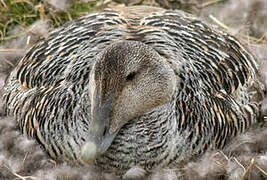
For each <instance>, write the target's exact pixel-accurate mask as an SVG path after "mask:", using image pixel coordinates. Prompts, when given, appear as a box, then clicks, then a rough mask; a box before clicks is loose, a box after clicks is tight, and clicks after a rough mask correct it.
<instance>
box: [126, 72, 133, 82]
mask: <svg viewBox="0 0 267 180" xmlns="http://www.w3.org/2000/svg"><path fill="white" fill-rule="evenodd" d="M134 77H135V72H131V73H130V74H128V76H127V77H126V81H131V80H133V78H134Z"/></svg>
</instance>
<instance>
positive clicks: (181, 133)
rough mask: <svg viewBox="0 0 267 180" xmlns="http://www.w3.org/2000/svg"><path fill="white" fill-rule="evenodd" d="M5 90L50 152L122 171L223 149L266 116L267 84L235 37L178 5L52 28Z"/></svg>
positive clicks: (106, 14) (24, 126) (22, 121)
mask: <svg viewBox="0 0 267 180" xmlns="http://www.w3.org/2000/svg"><path fill="white" fill-rule="evenodd" d="M5 91H6V93H5V101H6V107H7V109H8V111H9V112H10V114H12V115H14V117H15V118H16V119H17V121H18V124H19V127H20V129H21V130H22V132H23V133H25V134H28V135H29V136H32V137H34V138H36V139H37V141H38V142H39V143H40V144H41V145H42V146H43V147H44V148H45V150H46V151H47V152H48V153H49V155H50V156H51V157H52V158H54V159H58V160H66V161H71V162H73V163H82V164H86V163H89V162H92V161H94V163H95V164H96V165H98V166H100V167H102V168H104V169H107V170H116V171H117V172H124V171H126V170H128V169H129V168H131V167H133V166H139V167H142V168H144V169H146V170H150V169H151V168H156V167H166V166H170V167H173V166H174V167H175V166H178V165H179V164H180V163H181V162H184V161H186V160H188V159H190V158H191V157H194V156H196V155H198V154H201V153H203V152H204V151H206V150H208V149H212V148H223V147H224V146H225V145H226V144H227V142H229V141H230V140H231V138H232V137H234V136H236V135H237V134H239V133H242V132H244V131H245V130H246V129H247V128H248V127H250V126H251V125H252V124H253V123H255V122H256V121H257V120H258V119H259V107H260V102H261V95H262V93H263V91H264V88H263V85H262V84H261V82H260V78H259V75H258V64H257V62H256V60H255V59H254V57H253V56H252V55H251V54H250V53H249V52H248V51H247V50H246V49H245V48H244V47H243V46H242V45H241V44H240V43H239V42H238V41H237V40H236V39H235V38H234V37H232V36H230V35H228V34H227V33H224V32H222V31H220V30H216V29H215V28H213V27H210V26H209V25H207V24H205V23H203V22H202V21H201V20H199V19H198V18H195V17H193V16H191V15H189V14H186V13H183V12H181V11H169V10H164V9H160V8H152V7H128V8H119V9H113V10H112V9H107V10H104V11H102V12H98V13H94V14H90V15H88V16H85V17H82V18H79V19H77V20H74V21H72V22H69V23H67V24H66V25H64V26H63V27H61V28H58V29H56V30H54V31H53V32H51V33H50V35H49V36H48V37H47V38H46V39H43V40H41V41H40V42H38V43H37V44H36V45H35V46H33V48H32V49H31V50H30V51H29V52H28V53H27V54H26V56H25V57H24V58H23V59H22V60H21V61H20V63H19V64H18V65H17V67H16V68H15V69H14V71H12V73H11V74H10V76H9V78H8V79H7V82H6V87H5Z"/></svg>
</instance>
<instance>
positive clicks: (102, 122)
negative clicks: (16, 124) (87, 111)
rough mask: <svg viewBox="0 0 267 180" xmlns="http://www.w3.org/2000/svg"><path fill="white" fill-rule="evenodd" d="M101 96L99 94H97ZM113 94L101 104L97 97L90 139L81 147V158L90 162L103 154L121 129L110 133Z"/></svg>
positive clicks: (93, 110) (89, 134)
mask: <svg viewBox="0 0 267 180" xmlns="http://www.w3.org/2000/svg"><path fill="white" fill-rule="evenodd" d="M97 97H99V96H97ZM113 99H114V98H113V96H112V95H111V96H110V97H109V98H108V99H107V100H106V102H105V103H104V104H103V105H102V106H101V105H100V98H96V99H95V103H94V105H93V109H92V111H91V112H92V121H91V123H90V124H89V126H90V129H89V133H88V141H87V142H86V143H85V144H84V145H83V147H82V149H81V159H82V160H83V161H84V162H86V163H90V162H92V161H93V160H95V159H96V158H97V157H98V156H99V155H101V154H103V153H104V152H105V151H106V150H107V149H108V148H109V146H110V145H111V143H112V142H113V140H114V138H115V137H116V135H117V133H118V131H119V130H117V131H115V132H114V133H112V134H110V133H109V124H110V112H111V109H112V104H113Z"/></svg>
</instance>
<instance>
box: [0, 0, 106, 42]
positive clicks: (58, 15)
mask: <svg viewBox="0 0 267 180" xmlns="http://www.w3.org/2000/svg"><path fill="white" fill-rule="evenodd" d="M97 2H98V1H97V0H95V1H90V2H87V3H86V2H82V1H80V0H74V1H72V3H71V4H70V6H69V8H68V9H67V10H66V12H57V11H55V9H54V8H53V7H51V6H50V5H49V4H48V3H45V2H43V1H41V0H19V1H18V0H5V1H0V14H1V16H0V43H1V42H3V41H5V40H8V39H10V38H12V37H10V36H9V32H10V31H11V30H12V29H13V28H14V27H15V26H16V25H20V26H21V28H22V29H25V28H27V27H28V26H30V25H31V24H33V23H34V22H35V21H36V20H38V19H42V18H46V19H48V20H50V22H51V25H52V27H58V26H61V25H62V24H64V23H65V22H66V21H69V20H71V19H75V18H78V17H80V16H83V15H85V14H88V13H90V12H94V11H97V10H100V9H103V8H104V7H106V4H105V5H98V4H97Z"/></svg>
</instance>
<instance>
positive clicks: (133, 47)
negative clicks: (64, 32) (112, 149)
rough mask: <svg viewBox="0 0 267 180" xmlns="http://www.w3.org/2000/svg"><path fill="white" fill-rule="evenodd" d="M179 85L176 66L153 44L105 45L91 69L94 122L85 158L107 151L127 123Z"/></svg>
mask: <svg viewBox="0 0 267 180" xmlns="http://www.w3.org/2000/svg"><path fill="white" fill-rule="evenodd" d="M175 88H176V76H175V74H174V71H173V69H172V68H171V67H170V65H169V63H167V61H166V59H165V58H164V57H162V56H160V55H159V54H158V53H157V52H156V51H155V50H154V49H153V48H152V47H150V46H148V45H146V44H144V43H141V42H137V41H120V42H116V43H114V44H111V45H110V46H108V47H107V48H106V49H104V50H103V52H102V54H101V57H100V58H99V59H98V60H97V61H96V62H95V64H94V65H93V68H92V70H91V72H90V82H89V96H90V102H91V122H90V127H89V128H90V130H89V132H88V139H89V140H88V141H87V142H86V143H85V145H84V146H83V147H82V151H81V158H82V160H83V161H85V162H91V161H93V160H94V159H96V158H97V157H98V156H99V155H101V154H103V153H104V152H105V151H106V150H107V149H108V147H109V146H110V145H111V143H112V141H113V139H114V138H115V136H116V134H117V133H118V131H119V130H120V128H121V127H122V126H123V125H124V124H126V123H127V122H128V121H130V120H132V119H134V118H135V117H138V116H140V115H142V114H144V113H146V112H148V111H150V110H152V109H154V108H156V107H158V106H160V105H163V104H165V103H166V102H168V101H169V100H170V98H171V97H172V95H173V93H174V91H175Z"/></svg>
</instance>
